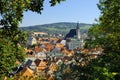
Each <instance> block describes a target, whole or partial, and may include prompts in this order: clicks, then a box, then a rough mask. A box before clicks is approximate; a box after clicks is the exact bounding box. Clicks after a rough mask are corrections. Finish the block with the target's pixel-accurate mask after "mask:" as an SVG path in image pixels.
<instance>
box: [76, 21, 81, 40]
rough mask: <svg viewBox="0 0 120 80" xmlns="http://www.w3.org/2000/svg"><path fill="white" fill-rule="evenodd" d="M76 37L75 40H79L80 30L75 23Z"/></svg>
mask: <svg viewBox="0 0 120 80" xmlns="http://www.w3.org/2000/svg"><path fill="white" fill-rule="evenodd" d="M76 36H77V39H80V37H81V35H80V30H79V22H77V26H76Z"/></svg>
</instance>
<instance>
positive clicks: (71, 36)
mask: <svg viewBox="0 0 120 80" xmlns="http://www.w3.org/2000/svg"><path fill="white" fill-rule="evenodd" d="M75 35H76V29H71V30H70V32H69V33H68V34H67V35H66V36H65V39H67V38H73V37H74V36H75Z"/></svg>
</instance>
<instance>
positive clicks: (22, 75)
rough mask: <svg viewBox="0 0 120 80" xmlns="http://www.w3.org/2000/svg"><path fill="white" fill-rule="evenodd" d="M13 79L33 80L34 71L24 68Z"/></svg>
mask: <svg viewBox="0 0 120 80" xmlns="http://www.w3.org/2000/svg"><path fill="white" fill-rule="evenodd" d="M30 78H31V79H30ZM15 79H16V80H25V79H29V80H34V71H32V70H31V69H30V68H28V67H26V68H24V69H23V70H21V71H20V72H19V73H18V74H16V76H15Z"/></svg>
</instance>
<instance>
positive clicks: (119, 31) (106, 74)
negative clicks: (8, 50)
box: [86, 0, 120, 80]
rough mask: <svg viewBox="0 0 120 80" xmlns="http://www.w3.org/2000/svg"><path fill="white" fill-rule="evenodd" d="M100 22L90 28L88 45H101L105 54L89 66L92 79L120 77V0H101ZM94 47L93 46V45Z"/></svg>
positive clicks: (114, 79)
mask: <svg viewBox="0 0 120 80" xmlns="http://www.w3.org/2000/svg"><path fill="white" fill-rule="evenodd" d="M99 1H100V2H99V4H98V7H99V9H100V10H101V16H100V18H99V23H98V24H97V25H95V27H92V28H91V29H90V30H89V35H90V39H89V40H88V41H87V44H86V45H87V47H91V45H94V47H96V46H100V47H102V48H103V49H104V54H103V55H102V56H100V57H99V58H98V59H95V60H93V61H92V62H91V63H90V64H89V67H90V68H91V69H93V70H92V71H91V73H92V74H91V76H92V80H93V79H94V80H119V79H120V63H119V61H120V5H119V4H120V0H99ZM92 47H93V46H92Z"/></svg>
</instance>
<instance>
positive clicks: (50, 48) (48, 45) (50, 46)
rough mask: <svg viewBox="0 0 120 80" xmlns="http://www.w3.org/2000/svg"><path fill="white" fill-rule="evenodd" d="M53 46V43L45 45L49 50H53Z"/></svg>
mask: <svg viewBox="0 0 120 80" xmlns="http://www.w3.org/2000/svg"><path fill="white" fill-rule="evenodd" d="M53 48H54V45H53V44H47V45H46V46H45V49H46V50H47V51H51V50H52V49H53Z"/></svg>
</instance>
